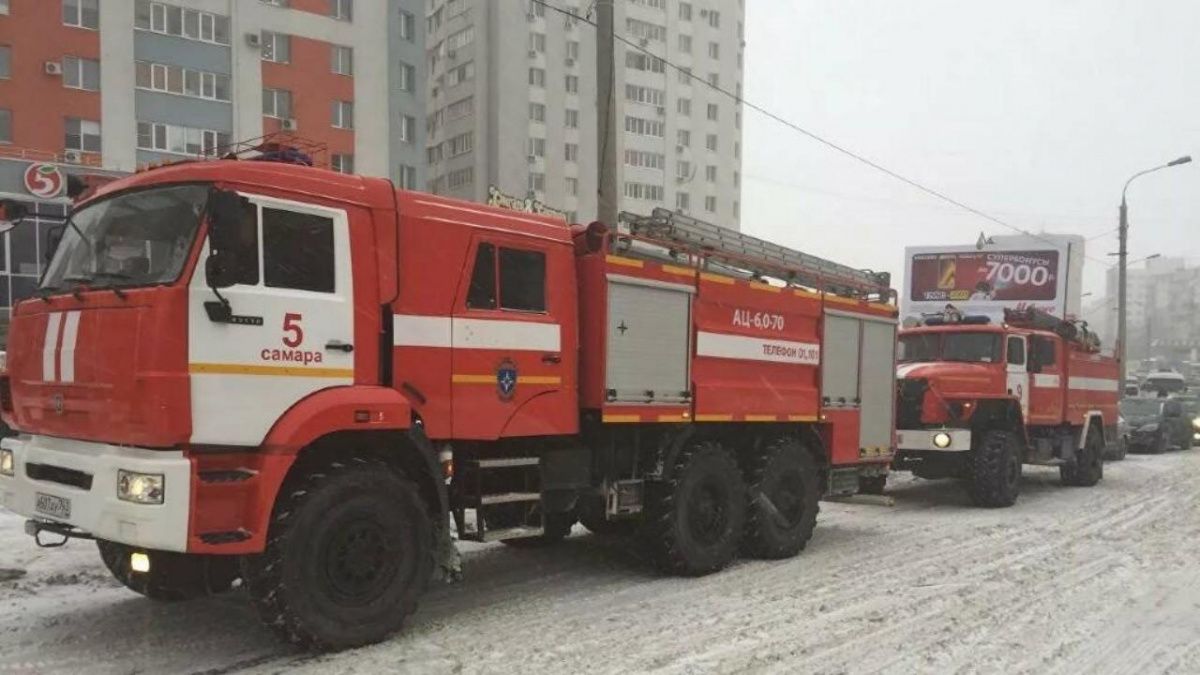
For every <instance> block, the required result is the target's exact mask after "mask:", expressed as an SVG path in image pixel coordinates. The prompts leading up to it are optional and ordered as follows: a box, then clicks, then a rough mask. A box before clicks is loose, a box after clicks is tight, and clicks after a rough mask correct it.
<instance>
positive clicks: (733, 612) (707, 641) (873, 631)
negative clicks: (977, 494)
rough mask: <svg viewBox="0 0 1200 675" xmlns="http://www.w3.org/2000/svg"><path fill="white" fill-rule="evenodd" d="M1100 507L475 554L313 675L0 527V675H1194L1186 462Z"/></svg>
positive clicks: (1038, 473) (1198, 510)
mask: <svg viewBox="0 0 1200 675" xmlns="http://www.w3.org/2000/svg"><path fill="white" fill-rule="evenodd" d="M1105 469H1106V476H1105V479H1104V481H1103V482H1102V483H1101V484H1100V486H1099V487H1097V488H1094V489H1080V488H1063V487H1059V485H1058V474H1057V471H1053V470H1045V469H1030V468H1029V467H1027V468H1026V477H1025V482H1024V486H1023V490H1024V491H1023V493H1022V495H1021V499H1020V501H1019V503H1018V504H1017V506H1015V507H1014V508H1011V509H1003V510H984V509H976V508H972V507H971V506H969V504H968V502H967V500H966V498H965V496H964V495H963V493H962V491H961V489H959V488H958V486H956V485H955V484H954V483H952V482H949V481H918V480H915V479H912V478H910V477H909V476H908V475H907V474H900V475H899V476H895V477H893V482H892V484H891V486H890V488H889V489H890V492H891V494H892V495H894V497H895V499H896V505H895V507H892V508H888V507H881V506H866V505H850V504H823V505H822V513H821V518H820V521H819V524H818V527H817V533H816V535H815V537H814V538H813V540H812V543H811V544H810V545H809V547H808V550H806V551H805V552H804V553H803V554H802V555H801V556H800V557H798V558H796V559H794V560H787V561H782V562H761V561H745V562H740V563H738V564H736V565H735V566H733V567H732V568H730V569H728V570H726V571H724V572H722V573H720V574H715V575H712V576H709V577H704V578H700V579H676V578H669V577H661V576H658V575H656V574H655V573H654V572H653V571H652V570H651V569H650V568H649V567H648V566H647V565H646V564H645V563H643V562H642V561H640V560H639V559H638V558H637V557H636V556H634V555H633V554H631V553H629V552H628V551H626V550H625V549H624V548H623V546H622V545H621V543H620V542H619V540H617V541H613V540H606V539H603V538H600V537H596V536H592V535H589V534H585V533H583V532H582V531H577V533H576V534H575V536H572V537H571V538H569V539H568V540H567V541H566V542H564V543H563V544H562V545H560V546H557V547H554V548H548V549H541V550H514V549H509V548H506V547H504V546H496V545H493V546H478V547H473V548H470V549H468V550H467V552H466V572H467V579H466V581H465V582H463V583H462V584H459V585H456V586H450V587H437V588H434V589H433V590H431V592H430V593H429V594H427V595H426V597H425V599H424V601H423V602H422V606H421V608H420V610H419V611H418V613H417V615H416V616H415V617H414V618H413V620H412V621H411V622H410V623H409V625H408V627H407V628H406V630H405V631H404V632H403V633H402V634H400V635H398V636H396V637H395V638H393V639H392V640H390V641H388V642H386V643H384V644H380V645H375V646H372V647H367V648H364V649H359V650H355V651H350V652H345V653H341V654H333V655H325V656H315V657H314V656H310V655H305V654H298V653H295V652H292V651H290V650H288V649H286V648H283V647H281V646H279V645H278V644H276V643H275V642H274V640H273V638H272V636H271V635H270V634H269V633H268V632H267V631H266V630H265V629H264V628H262V627H261V626H260V625H259V624H258V621H257V619H256V617H255V616H254V614H253V612H252V611H251V609H250V608H249V606H248V604H247V601H246V598H245V597H244V596H243V595H242V594H241V593H239V592H234V593H231V594H228V595H226V596H222V597H218V598H212V599H207V600H202V601H196V602H192V603H188V604H184V605H161V604H157V603H154V602H151V601H149V600H145V599H142V598H140V597H138V596H135V595H133V594H132V593H129V592H127V591H125V590H124V589H122V588H119V587H117V586H116V584H115V582H113V581H111V580H110V579H109V578H108V576H107V572H105V570H104V569H103V567H102V566H101V564H100V561H99V558H98V556H97V555H96V553H95V549H94V547H93V546H91V545H90V544H88V543H87V542H75V543H72V544H70V545H69V546H67V547H66V548H64V549H58V550H39V549H36V548H34V546H33V544H32V541H30V540H29V539H28V538H27V537H26V536H25V535H24V534H22V527H21V521H20V520H19V519H18V518H16V517H14V516H12V515H10V514H4V515H0V568H20V569H24V570H26V574H25V576H24V577H22V578H20V579H17V580H15V581H0V673H5V672H72V673H79V672H88V673H99V672H113V673H129V672H141V673H160V672H204V673H225V672H234V671H243V670H245V671H250V672H263V673H275V672H283V671H287V672H293V671H301V672H312V673H317V672H320V673H326V672H347V673H349V672H353V673H377V672H387V671H404V672H434V673H442V672H445V673H450V672H462V671H465V672H498V673H508V672H521V673H540V672H546V673H564V672H579V671H583V670H587V671H589V672H612V673H617V672H620V673H625V672H642V671H663V672H732V671H737V672H742V671H750V672H823V673H843V672H849V673H871V672H917V671H923V672H939V673H953V672H977V671H981V672H1005V673H1011V672H1036V673H1054V672H1057V673H1084V672H1087V673H1091V672H1106V673H1108V672H1112V673H1150V672H1180V673H1194V672H1200V451H1193V452H1185V453H1177V454H1169V455H1164V456H1153V457H1146V456H1130V458H1129V459H1128V460H1126V461H1124V462H1120V463H1113V464H1109V465H1107V466H1106V467H1105Z"/></svg>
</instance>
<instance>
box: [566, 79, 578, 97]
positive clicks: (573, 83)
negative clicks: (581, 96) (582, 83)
mask: <svg viewBox="0 0 1200 675" xmlns="http://www.w3.org/2000/svg"><path fill="white" fill-rule="evenodd" d="M566 87H567V93H568V94H578V93H579V76H578V75H568V76H567V79H566Z"/></svg>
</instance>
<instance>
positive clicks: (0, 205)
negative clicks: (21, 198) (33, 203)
mask: <svg viewBox="0 0 1200 675" xmlns="http://www.w3.org/2000/svg"><path fill="white" fill-rule="evenodd" d="M28 214H29V210H28V209H26V208H25V205H24V204H22V203H20V202H18V201H15V200H12V199H0V234H4V233H5V232H8V231H9V230H11V229H13V228H14V227H16V226H17V225H20V224H21V221H22V220H24V219H25V216H27V215H28Z"/></svg>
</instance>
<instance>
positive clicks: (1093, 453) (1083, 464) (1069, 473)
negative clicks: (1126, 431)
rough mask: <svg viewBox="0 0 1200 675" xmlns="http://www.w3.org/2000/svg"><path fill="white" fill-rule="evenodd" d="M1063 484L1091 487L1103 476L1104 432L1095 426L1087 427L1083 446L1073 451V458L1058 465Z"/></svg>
mask: <svg viewBox="0 0 1200 675" xmlns="http://www.w3.org/2000/svg"><path fill="white" fill-rule="evenodd" d="M1058 475H1059V478H1060V479H1061V480H1062V484H1063V485H1073V486H1075V487H1092V486H1093V485H1095V484H1096V483H1099V482H1100V479H1101V478H1104V434H1102V433H1100V431H1099V430H1098V429H1097V428H1096V427H1092V428H1090V429H1088V432H1087V437H1086V438H1085V439H1084V442H1083V447H1082V448H1080V449H1079V450H1078V451H1077V452H1076V453H1075V460H1074V461H1072V462H1069V463H1067V464H1064V465H1062V466H1060V467H1058Z"/></svg>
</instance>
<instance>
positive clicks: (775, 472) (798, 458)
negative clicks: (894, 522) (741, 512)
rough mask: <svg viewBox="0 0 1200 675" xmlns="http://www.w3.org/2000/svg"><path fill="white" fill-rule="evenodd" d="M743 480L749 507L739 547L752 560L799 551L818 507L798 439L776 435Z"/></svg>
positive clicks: (810, 466) (813, 468)
mask: <svg viewBox="0 0 1200 675" xmlns="http://www.w3.org/2000/svg"><path fill="white" fill-rule="evenodd" d="M746 480H747V483H748V485H747V492H748V495H747V497H748V502H749V506H748V507H747V511H746V535H745V537H744V538H743V541H742V549H743V550H744V551H745V552H746V553H747V554H749V555H752V556H754V557H756V558H790V557H792V556H794V555H796V554H798V553H800V551H801V550H803V549H804V546H805V545H806V544H808V540H809V539H810V538H811V537H812V533H813V528H814V527H815V526H816V524H817V512H818V511H819V510H820V508H821V506H820V501H819V500H820V498H821V495H820V492H819V488H818V485H819V483H820V481H819V480H818V476H817V464H816V462H815V461H814V460H813V457H812V455H811V454H810V453H809V452H808V450H807V449H806V448H805V447H804V445H803V444H802V443H801V442H800V441H799V440H798V439H795V438H792V437H783V438H779V439H776V440H775V441H772V442H771V443H770V444H768V445H767V446H766V447H765V448H763V451H762V453H761V454H759V455H758V456H757V457H754V458H753V459H752V460H751V461H750V463H749V466H747V468H746ZM860 480H861V479H860ZM881 489H882V488H881Z"/></svg>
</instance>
